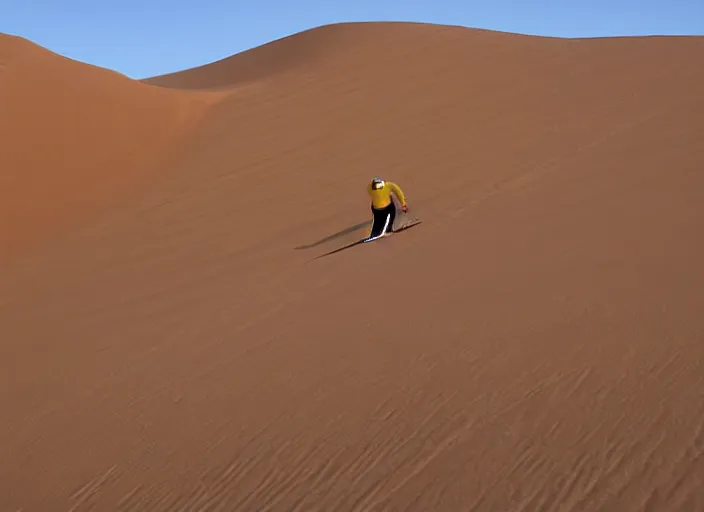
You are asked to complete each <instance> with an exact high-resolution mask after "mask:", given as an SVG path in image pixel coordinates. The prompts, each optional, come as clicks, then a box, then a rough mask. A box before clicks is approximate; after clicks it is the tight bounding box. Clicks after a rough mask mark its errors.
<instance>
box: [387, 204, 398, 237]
mask: <svg viewBox="0 0 704 512" xmlns="http://www.w3.org/2000/svg"><path fill="white" fill-rule="evenodd" d="M395 219H396V204H395V203H394V202H393V201H391V204H390V205H389V227H388V228H386V232H387V233H393V232H394V220H395Z"/></svg>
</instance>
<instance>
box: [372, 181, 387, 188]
mask: <svg viewBox="0 0 704 512" xmlns="http://www.w3.org/2000/svg"><path fill="white" fill-rule="evenodd" d="M380 188H384V180H382V179H381V178H374V179H372V190H379V189H380Z"/></svg>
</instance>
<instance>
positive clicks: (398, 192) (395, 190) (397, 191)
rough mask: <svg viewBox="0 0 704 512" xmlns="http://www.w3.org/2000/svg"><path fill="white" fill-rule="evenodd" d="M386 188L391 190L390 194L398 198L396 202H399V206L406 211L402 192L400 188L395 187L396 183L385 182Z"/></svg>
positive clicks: (404, 197)
mask: <svg viewBox="0 0 704 512" xmlns="http://www.w3.org/2000/svg"><path fill="white" fill-rule="evenodd" d="M386 186H387V187H389V188H390V189H391V192H393V193H394V194H395V195H396V197H398V200H399V201H400V202H401V206H402V207H403V209H404V210H406V208H407V206H406V196H405V195H404V193H403V190H401V187H399V186H398V185H396V183H391V182H390V181H387V182H386Z"/></svg>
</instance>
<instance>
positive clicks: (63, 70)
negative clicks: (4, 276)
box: [0, 34, 208, 265]
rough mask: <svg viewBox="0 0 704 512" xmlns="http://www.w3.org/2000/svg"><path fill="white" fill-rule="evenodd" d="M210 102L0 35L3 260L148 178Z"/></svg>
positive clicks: (79, 221) (37, 245)
mask: <svg viewBox="0 0 704 512" xmlns="http://www.w3.org/2000/svg"><path fill="white" fill-rule="evenodd" d="M207 103H208V101H207V98H205V97H203V95H187V94H184V93H176V92H172V91H166V90H163V89H158V88H154V87H148V86H145V85H144V84H140V83H138V82H135V81H133V80H129V79H127V78H126V77H124V76H122V75H119V74H117V73H114V72H112V71H109V70H105V69H100V68H96V67H94V66H88V65H85V64H83V63H79V62H75V61H73V60H70V59H67V58H64V57H61V56H59V55H57V54H55V53H52V52H50V51H47V50H45V49H43V48H41V47H38V46H37V45H35V44H33V43H31V42H29V41H27V40H25V39H22V38H19V37H14V36H7V35H1V34H0V112H2V115H0V141H2V143H1V144H0V162H1V164H2V165H1V166H0V219H2V220H1V224H0V265H3V264H9V263H14V262H17V261H18V260H21V259H22V258H23V257H24V256H25V255H27V254H28V251H29V250H34V251H36V250H38V249H41V248H44V247H46V246H47V243H48V241H49V240H51V241H53V242H54V243H55V242H56V241H57V239H60V236H61V235H62V234H65V233H67V232H71V231H72V230H74V229H76V228H77V227H79V226H81V225H83V224H84V223H85V222H86V221H88V220H89V219H91V217H92V216H93V215H94V214H95V213H96V212H99V211H105V209H106V207H107V206H108V205H110V204H112V203H113V202H114V201H115V200H117V199H118V198H121V197H125V194H127V195H129V191H131V190H134V189H135V188H134V187H135V185H137V184H143V183H145V178H146V177H148V176H150V175H151V174H152V173H153V171H155V170H156V169H157V168H158V167H159V166H160V165H161V163H162V159H163V158H164V156H165V155H167V154H169V152H170V151H171V149H172V148H173V147H174V145H175V142H176V141H177V140H178V138H179V136H180V135H182V134H183V133H186V132H187V130H188V128H189V126H190V125H191V124H192V123H194V122H195V120H196V119H197V118H198V114H199V112H200V111H201V110H202V109H203V108H204V106H205V105H207ZM165 150H166V153H165Z"/></svg>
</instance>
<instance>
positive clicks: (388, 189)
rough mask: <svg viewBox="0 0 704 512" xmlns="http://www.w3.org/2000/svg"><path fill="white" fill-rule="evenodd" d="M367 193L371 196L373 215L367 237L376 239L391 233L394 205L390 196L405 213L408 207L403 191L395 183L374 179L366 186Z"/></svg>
mask: <svg viewBox="0 0 704 512" xmlns="http://www.w3.org/2000/svg"><path fill="white" fill-rule="evenodd" d="M367 192H368V193H369V195H370V196H371V200H372V204H371V207H372V215H373V219H372V230H371V233H370V234H369V236H370V237H376V236H380V235H382V234H386V233H393V227H394V220H395V219H396V205H395V204H394V201H393V197H392V194H393V195H394V196H396V198H397V199H398V201H399V203H401V209H402V210H403V211H404V212H407V211H408V205H407V204H406V196H405V195H404V193H403V190H401V187H399V186H398V185H396V184H395V183H391V182H390V181H384V180H382V179H381V178H374V179H372V181H371V183H369V185H367Z"/></svg>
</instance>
